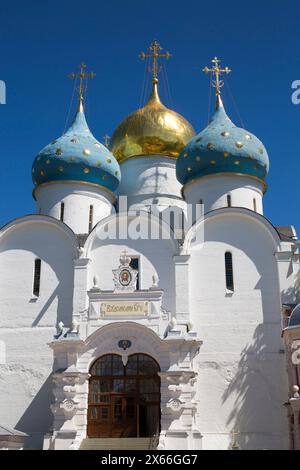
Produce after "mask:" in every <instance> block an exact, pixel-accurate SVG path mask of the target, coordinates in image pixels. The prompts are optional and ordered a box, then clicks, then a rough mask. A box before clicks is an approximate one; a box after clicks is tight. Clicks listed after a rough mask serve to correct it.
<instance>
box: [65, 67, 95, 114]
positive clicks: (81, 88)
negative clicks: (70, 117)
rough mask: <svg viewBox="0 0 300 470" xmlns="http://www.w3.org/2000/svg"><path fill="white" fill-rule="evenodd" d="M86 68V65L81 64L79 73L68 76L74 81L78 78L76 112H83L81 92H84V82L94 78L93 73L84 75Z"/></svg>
mask: <svg viewBox="0 0 300 470" xmlns="http://www.w3.org/2000/svg"><path fill="white" fill-rule="evenodd" d="M85 68H86V65H85V63H84V62H82V63H81V64H80V66H79V69H80V70H79V72H77V73H74V72H73V73H71V74H70V75H69V78H71V80H76V79H77V78H79V87H78V93H79V105H78V111H83V92H84V86H83V84H84V80H88V79H89V78H90V79H93V78H95V77H96V74H95V73H94V72H89V73H86V72H85V71H84V70H85Z"/></svg>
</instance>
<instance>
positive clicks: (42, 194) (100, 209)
mask: <svg viewBox="0 0 300 470" xmlns="http://www.w3.org/2000/svg"><path fill="white" fill-rule="evenodd" d="M35 197H36V201H37V213H40V214H42V215H49V216H51V217H54V218H55V219H58V220H60V213H61V203H64V218H63V222H64V223H65V224H67V225H68V226H69V227H70V228H71V229H72V230H73V232H74V233H77V234H84V233H88V232H89V213H90V206H93V226H95V225H96V224H97V222H99V220H101V219H103V218H105V217H107V216H108V215H109V214H110V213H111V211H112V204H113V203H114V195H113V193H111V192H110V191H108V190H106V189H105V188H103V189H101V188H100V187H97V186H96V185H95V186H93V185H88V184H85V183H80V182H72V181H70V182H67V181H64V182H55V183H46V184H42V185H40V186H38V188H37V189H36V191H35Z"/></svg>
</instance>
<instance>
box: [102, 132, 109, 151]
mask: <svg viewBox="0 0 300 470" xmlns="http://www.w3.org/2000/svg"><path fill="white" fill-rule="evenodd" d="M103 141H104V145H105V147H107V148H108V147H109V143H110V136H109V135H107V134H105V135H104V136H103Z"/></svg>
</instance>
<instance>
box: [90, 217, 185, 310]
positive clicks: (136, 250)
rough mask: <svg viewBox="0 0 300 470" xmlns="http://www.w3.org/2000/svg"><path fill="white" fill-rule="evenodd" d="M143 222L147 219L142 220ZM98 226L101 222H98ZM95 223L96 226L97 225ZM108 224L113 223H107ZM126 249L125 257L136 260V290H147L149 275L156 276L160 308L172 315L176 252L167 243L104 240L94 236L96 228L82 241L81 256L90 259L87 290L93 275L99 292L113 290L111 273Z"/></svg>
mask: <svg viewBox="0 0 300 470" xmlns="http://www.w3.org/2000/svg"><path fill="white" fill-rule="evenodd" d="M145 220H147V219H146V218H145ZM100 224H101V223H100ZM100 224H99V225H100ZM110 224H111V225H114V224H115V221H114V220H112V221H111V222H110ZM124 249H126V251H127V253H128V254H129V255H135V256H138V257H139V258H140V288H141V289H149V288H150V287H151V286H152V285H153V279H152V276H153V274H156V275H158V277H159V287H161V288H162V289H163V290H164V291H165V292H164V297H163V306H164V308H166V309H167V310H170V311H172V312H173V313H174V312H175V272H174V262H173V256H174V255H175V254H176V250H177V249H178V247H177V245H176V242H175V241H171V240H141V239H139V240H130V239H128V240H113V241H109V240H108V241H105V240H100V239H99V238H98V237H97V228H96V229H95V230H94V232H93V233H91V235H90V238H89V239H88V240H87V242H86V252H85V255H84V256H86V257H88V258H91V263H90V265H89V280H88V287H89V288H91V287H92V286H93V276H95V275H96V276H97V278H98V279H99V287H100V289H101V290H113V289H114V283H113V273H112V270H113V269H116V268H117V267H118V266H119V264H120V261H119V259H120V255H121V253H122V252H123V251H124Z"/></svg>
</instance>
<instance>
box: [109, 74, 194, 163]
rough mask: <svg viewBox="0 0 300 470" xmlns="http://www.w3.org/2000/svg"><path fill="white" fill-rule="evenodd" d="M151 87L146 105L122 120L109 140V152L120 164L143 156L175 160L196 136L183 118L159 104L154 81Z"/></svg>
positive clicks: (156, 81) (156, 82) (155, 80)
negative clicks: (157, 156)
mask: <svg viewBox="0 0 300 470" xmlns="http://www.w3.org/2000/svg"><path fill="white" fill-rule="evenodd" d="M152 84H153V87H152V93H151V95H150V98H149V101H148V102H147V104H146V105H145V106H144V107H143V108H140V109H138V110H137V111H135V112H133V113H132V114H130V115H129V116H128V117H127V118H125V119H124V121H123V122H122V123H121V124H120V125H119V127H117V129H116V130H115V132H114V134H113V136H112V138H111V144H110V150H111V152H112V153H113V154H114V156H115V157H116V158H117V160H118V161H119V162H122V161H124V160H127V159H128V158H131V157H136V156H144V155H149V156H150V155H164V156H167V157H174V158H177V157H178V156H179V154H180V152H181V151H182V150H183V148H184V147H185V145H186V144H187V143H188V141H189V140H190V139H191V138H192V137H193V136H194V135H195V131H194V129H193V127H192V126H191V124H190V123H189V122H188V121H187V120H186V119H185V118H184V117H183V116H181V115H180V114H178V113H176V112H175V111H172V110H171V109H169V108H167V107H166V106H164V105H163V104H162V102H161V101H160V99H159V96H158V91H157V84H158V80H157V78H155V79H153V81H152Z"/></svg>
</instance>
